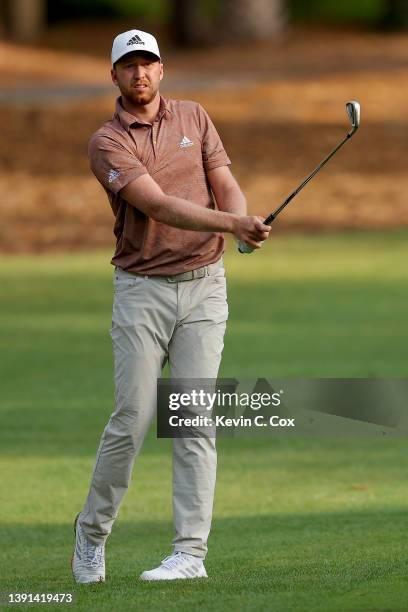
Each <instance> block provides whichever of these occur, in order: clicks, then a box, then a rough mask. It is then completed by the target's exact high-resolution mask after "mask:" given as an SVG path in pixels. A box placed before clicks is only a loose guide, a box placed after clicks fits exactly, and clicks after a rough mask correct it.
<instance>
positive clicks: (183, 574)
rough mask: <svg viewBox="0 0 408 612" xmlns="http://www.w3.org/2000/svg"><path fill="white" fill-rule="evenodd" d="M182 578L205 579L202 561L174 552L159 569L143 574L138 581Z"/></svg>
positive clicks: (205, 573)
mask: <svg viewBox="0 0 408 612" xmlns="http://www.w3.org/2000/svg"><path fill="white" fill-rule="evenodd" d="M182 578H207V572H206V571H205V567H204V563H203V561H202V559H200V558H199V557H195V556H194V555H189V554H187V553H184V552H175V553H174V554H172V555H170V556H169V557H165V558H164V559H163V561H162V562H161V564H160V565H159V567H156V568H155V569H152V570H148V571H146V572H143V574H141V576H140V580H178V579H182Z"/></svg>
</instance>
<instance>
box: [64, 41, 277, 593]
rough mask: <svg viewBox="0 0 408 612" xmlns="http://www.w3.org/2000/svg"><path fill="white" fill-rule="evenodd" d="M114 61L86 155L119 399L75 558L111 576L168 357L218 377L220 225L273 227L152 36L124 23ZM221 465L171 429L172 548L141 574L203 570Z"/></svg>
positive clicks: (239, 231) (256, 238)
mask: <svg viewBox="0 0 408 612" xmlns="http://www.w3.org/2000/svg"><path fill="white" fill-rule="evenodd" d="M111 59H112V71H111V76H112V80H113V83H114V84H115V85H117V87H118V88H119V90H120V93H121V96H120V97H119V98H118V100H117V102H116V112H115V114H114V116H113V118H112V120H111V121H109V122H108V123H106V124H105V125H104V126H103V127H102V128H101V129H100V130H98V131H97V132H96V133H95V134H94V135H93V136H92V138H91V140H90V145H89V156H90V162H91V167H92V170H93V172H94V174H95V175H96V177H97V179H98V180H99V181H100V183H101V184H102V185H103V187H104V188H105V190H106V192H107V195H108V198H109V201H110V205H111V207H112V210H113V213H114V215H115V218H116V221H115V226H114V232H115V235H116V239H117V242H116V251H115V254H114V257H113V259H112V264H113V265H115V273H114V286H115V299H114V305H113V317H112V329H111V337H112V342H113V351H114V362H115V410H114V412H113V413H112V415H111V417H110V420H109V422H108V424H107V426H106V428H105V430H104V432H103V435H102V438H101V442H100V445H99V450H98V453H97V458H96V464H95V468H94V471H93V475H92V480H91V485H90V489H89V493H88V497H87V500H86V503H85V505H84V508H83V510H82V512H81V513H80V514H79V515H78V517H77V519H76V522H75V532H76V545H75V551H74V556H73V560H72V569H73V574H74V578H75V580H76V581H77V582H81V583H89V582H98V581H103V580H104V579H105V561H104V546H105V542H106V539H107V537H108V535H109V534H110V532H111V529H112V524H113V522H114V520H115V518H116V517H117V514H118V511H119V506H120V503H121V501H122V498H123V495H124V494H125V492H126V490H127V488H128V485H129V481H130V477H131V473H132V468H133V463H134V460H135V458H136V456H137V454H138V452H139V450H140V447H141V445H142V442H143V439H144V437H145V435H146V432H147V430H148V428H149V425H150V423H151V420H152V418H153V415H154V411H155V409H156V397H157V396H156V387H157V378H159V377H160V375H161V371H162V368H163V365H164V364H165V363H166V361H168V362H169V366H170V375H171V377H172V378H216V377H217V374H218V368H219V364H220V360H221V353H222V349H223V337H224V332H225V326H226V320H227V316H228V306H227V299H226V286H225V272H224V268H223V264H222V253H223V250H224V239H223V236H222V232H229V233H231V234H233V235H234V236H235V237H236V239H238V240H241V241H244V242H246V243H247V244H250V245H252V246H254V247H256V248H259V247H260V246H261V242H262V241H263V240H265V239H266V238H267V236H268V233H269V230H270V227H269V226H265V225H263V223H262V218H260V217H250V216H246V202H245V198H244V196H243V194H242V192H241V191H240V189H239V187H238V185H237V183H236V181H235V179H234V178H233V176H232V174H231V172H230V170H229V168H228V166H229V164H230V161H229V159H228V157H227V155H226V153H225V151H224V148H223V145H222V143H221V140H220V138H219V136H218V134H217V132H216V130H215V128H214V126H213V124H212V123H211V120H210V119H209V117H208V115H207V113H206V112H205V111H204V110H203V109H202V108H201V106H200V105H199V104H197V103H195V102H190V101H181V100H165V99H164V98H162V97H161V95H160V93H159V85H160V81H161V80H162V78H163V64H162V62H161V57H160V51H159V48H158V45H157V41H156V39H155V38H154V37H153V36H152V35H151V34H148V33H146V32H142V31H139V30H130V31H128V32H124V33H122V34H119V35H118V36H117V37H116V38H115V40H114V42H113V47H112V58H111ZM212 194H214V196H215V200H216V203H217V207H218V210H215V205H214V201H213V195H212ZM215 474H216V450H215V441H214V440H213V439H207V438H194V439H192V438H188V439H186V438H177V439H175V440H174V441H173V511H174V526H175V537H174V540H173V554H172V555H170V556H169V557H166V558H165V559H164V560H163V561H162V563H161V565H160V566H159V567H157V568H155V569H153V570H149V571H145V572H143V574H142V575H141V578H142V579H143V580H172V579H176V578H195V577H197V578H198V577H206V576H207V574H206V571H205V568H204V564H203V560H204V558H205V555H206V552H207V538H208V534H209V531H210V525H211V515H212V506H213V496H214V486H215Z"/></svg>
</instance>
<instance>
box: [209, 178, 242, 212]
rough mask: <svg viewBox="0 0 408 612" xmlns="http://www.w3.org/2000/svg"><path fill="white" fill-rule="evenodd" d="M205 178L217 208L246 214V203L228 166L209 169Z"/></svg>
mask: <svg viewBox="0 0 408 612" xmlns="http://www.w3.org/2000/svg"><path fill="white" fill-rule="evenodd" d="M207 178H208V181H209V183H210V186H211V189H212V192H213V194H214V196H215V200H216V202H217V206H218V209H219V210H222V211H224V212H229V213H234V214H237V215H240V216H243V215H246V214H247V203H246V199H245V196H244V194H243V193H242V191H241V189H240V187H239V185H238V183H237V181H236V180H235V178H234V177H233V175H232V173H231V170H230V169H229V167H228V166H220V167H218V168H214V169H213V170H209V171H208V172H207Z"/></svg>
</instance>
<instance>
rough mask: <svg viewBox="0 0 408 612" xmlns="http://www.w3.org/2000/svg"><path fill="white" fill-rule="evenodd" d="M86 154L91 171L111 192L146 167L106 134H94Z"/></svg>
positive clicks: (116, 190)
mask: <svg viewBox="0 0 408 612" xmlns="http://www.w3.org/2000/svg"><path fill="white" fill-rule="evenodd" d="M88 156H89V161H90V165H91V169H92V172H93V173H94V174H95V176H96V178H97V179H98V181H99V182H100V183H101V184H102V185H103V187H105V189H107V190H108V191H111V192H112V193H115V194H116V193H118V192H119V191H120V190H121V189H123V187H125V186H126V185H127V184H128V183H130V182H131V181H133V180H135V179H137V178H139V176H142V174H146V173H147V169H146V168H145V166H143V164H142V163H141V162H140V161H139V160H138V159H137V157H136V156H135V155H134V154H132V153H131V152H130V151H129V150H127V149H126V147H125V146H124V145H123V144H121V143H120V142H118V141H117V140H115V138H113V137H111V136H109V135H107V134H94V136H92V138H91V139H90V141H89V147H88Z"/></svg>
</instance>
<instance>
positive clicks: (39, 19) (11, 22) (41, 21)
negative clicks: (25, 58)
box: [0, 0, 408, 46]
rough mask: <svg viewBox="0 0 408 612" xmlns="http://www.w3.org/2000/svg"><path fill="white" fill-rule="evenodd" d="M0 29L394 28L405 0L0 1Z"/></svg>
mask: <svg viewBox="0 0 408 612" xmlns="http://www.w3.org/2000/svg"><path fill="white" fill-rule="evenodd" d="M0 15H1V19H2V23H3V33H6V35H8V36H10V37H11V38H13V39H16V40H25V41H32V40H35V39H36V38H37V37H38V36H39V35H40V34H41V32H42V31H43V30H44V28H45V27H46V26H47V25H49V24H54V23H58V22H61V21H64V20H78V19H101V20H108V19H109V20H111V19H121V18H131V19H135V20H141V21H142V22H143V23H144V24H149V23H150V24H152V23H154V24H156V25H159V24H160V25H161V26H162V27H168V26H170V31H171V32H172V39H173V42H175V43H176V44H179V45H182V46H186V45H187V46H188V45H197V44H205V43H211V44H213V43H214V42H216V41H217V40H218V41H225V40H228V39H234V38H235V37H236V36H245V38H246V40H248V39H250V38H252V39H259V40H262V39H266V38H270V37H271V36H274V35H276V34H278V33H279V32H281V31H282V29H283V28H284V27H285V24H286V23H287V22H288V21H291V22H293V23H299V22H306V23H313V22H315V23H325V24H343V25H344V24H348V25H350V24H354V25H359V26H363V27H365V28H383V29H389V30H398V29H402V28H405V27H407V26H408V3H407V1H406V0H330V2H327V1H326V0H308V1H307V2H305V1H304V0H195V1H194V2H192V1H191V0H58V2H55V1H53V0H0Z"/></svg>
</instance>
